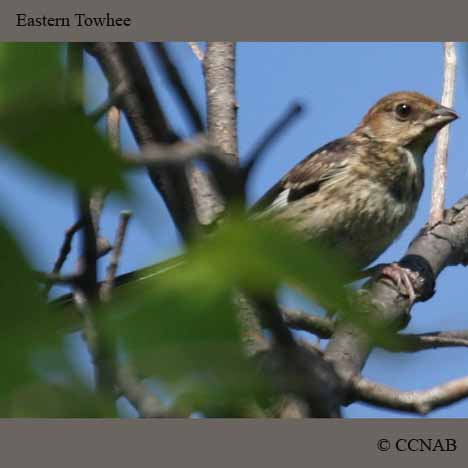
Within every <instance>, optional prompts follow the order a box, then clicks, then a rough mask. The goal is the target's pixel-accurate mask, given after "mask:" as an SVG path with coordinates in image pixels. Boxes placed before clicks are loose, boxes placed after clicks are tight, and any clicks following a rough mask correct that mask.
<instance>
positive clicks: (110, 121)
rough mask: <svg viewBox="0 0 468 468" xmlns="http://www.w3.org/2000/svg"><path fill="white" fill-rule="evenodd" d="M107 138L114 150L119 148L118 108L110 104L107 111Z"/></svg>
mask: <svg viewBox="0 0 468 468" xmlns="http://www.w3.org/2000/svg"><path fill="white" fill-rule="evenodd" d="M107 138H108V139H109V143H110V145H111V146H112V148H114V149H115V150H116V151H119V150H120V109H119V108H118V107H115V106H112V107H110V108H109V110H108V112H107Z"/></svg>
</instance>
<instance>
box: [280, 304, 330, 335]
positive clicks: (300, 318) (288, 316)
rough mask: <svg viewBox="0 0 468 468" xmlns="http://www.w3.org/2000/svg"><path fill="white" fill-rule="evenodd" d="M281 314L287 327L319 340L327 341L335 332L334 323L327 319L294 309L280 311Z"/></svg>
mask: <svg viewBox="0 0 468 468" xmlns="http://www.w3.org/2000/svg"><path fill="white" fill-rule="evenodd" d="M281 313H282V315H283V320H284V321H285V323H286V325H287V326H288V327H291V328H293V329H295V330H302V331H306V332H309V333H313V334H314V335H317V336H318V337H319V338H323V339H328V338H330V337H331V336H332V335H333V332H334V330H335V323H334V321H333V320H331V319H329V318H325V317H317V316H316V315H312V314H308V313H306V312H303V311H302V310H294V309H282V311H281Z"/></svg>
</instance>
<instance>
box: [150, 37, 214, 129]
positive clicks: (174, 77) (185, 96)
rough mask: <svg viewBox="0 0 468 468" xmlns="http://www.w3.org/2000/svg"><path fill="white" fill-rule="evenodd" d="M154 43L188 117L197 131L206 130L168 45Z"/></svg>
mask: <svg viewBox="0 0 468 468" xmlns="http://www.w3.org/2000/svg"><path fill="white" fill-rule="evenodd" d="M152 45H153V51H154V53H155V55H156V56H157V57H158V58H159V60H160V62H161V64H162V66H163V69H164V71H165V73H166V76H167V79H168V80H169V81H170V83H171V84H172V87H173V89H174V91H175V92H176V95H177V97H178V98H179V101H180V103H181V107H182V110H183V111H184V112H186V113H187V117H188V118H189V119H190V121H191V123H192V126H193V128H194V130H195V132H197V133H202V132H203V131H204V130H205V126H204V124H203V119H202V117H201V115H200V112H199V110H198V109H197V106H196V105H195V101H194V100H193V99H192V96H191V95H190V93H189V91H188V88H187V86H186V84H185V83H184V80H183V78H182V75H181V73H180V72H179V70H178V69H177V67H176V65H175V63H174V61H173V60H172V58H171V56H170V54H169V51H168V49H167V47H166V46H165V45H164V44H163V43H162V42H155V43H153V44H152Z"/></svg>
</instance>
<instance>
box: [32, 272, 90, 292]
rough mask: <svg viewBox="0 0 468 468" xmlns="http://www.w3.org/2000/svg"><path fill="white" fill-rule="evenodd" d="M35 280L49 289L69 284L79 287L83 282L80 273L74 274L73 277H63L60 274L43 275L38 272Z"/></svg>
mask: <svg viewBox="0 0 468 468" xmlns="http://www.w3.org/2000/svg"><path fill="white" fill-rule="evenodd" d="M34 276H35V279H36V280H37V281H39V282H40V283H45V284H46V285H47V287H48V288H49V287H52V286H54V285H56V284H68V285H71V286H79V285H80V281H81V276H82V275H81V274H80V273H72V274H71V275H61V274H59V273H43V272H41V271H37V272H35V274H34Z"/></svg>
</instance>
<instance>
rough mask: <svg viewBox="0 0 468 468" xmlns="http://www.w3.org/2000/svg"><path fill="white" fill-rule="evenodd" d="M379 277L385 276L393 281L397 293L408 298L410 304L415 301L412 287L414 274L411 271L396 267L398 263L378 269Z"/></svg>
mask: <svg viewBox="0 0 468 468" xmlns="http://www.w3.org/2000/svg"><path fill="white" fill-rule="evenodd" d="M379 276H386V277H387V278H390V279H391V280H393V281H394V283H395V284H396V287H397V289H398V291H399V292H400V293H401V294H403V295H405V296H408V298H409V300H410V302H411V303H413V302H414V301H415V300H416V293H415V291H414V286H413V280H414V273H413V272H412V271H411V270H409V269H407V268H403V267H402V266H400V265H398V263H389V264H388V265H384V266H383V267H382V268H381V269H380V271H379Z"/></svg>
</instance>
